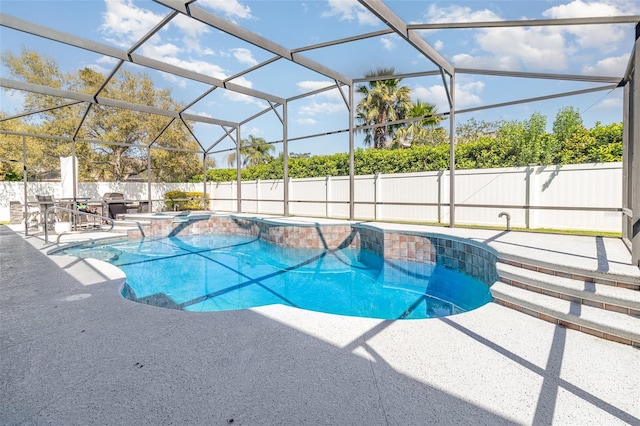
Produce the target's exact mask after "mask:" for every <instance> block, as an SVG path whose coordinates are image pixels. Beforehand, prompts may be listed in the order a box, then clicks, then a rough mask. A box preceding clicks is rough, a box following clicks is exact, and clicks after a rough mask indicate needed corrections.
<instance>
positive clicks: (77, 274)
mask: <svg viewBox="0 0 640 426" xmlns="http://www.w3.org/2000/svg"><path fill="white" fill-rule="evenodd" d="M438 230H439V231H440V232H442V231H443V230H442V229H441V228H438ZM452 231H453V230H452ZM454 232H460V233H463V234H466V235H467V236H470V237H473V238H478V239H484V240H489V241H487V242H488V243H490V244H503V245H504V246H506V247H512V248H513V247H519V246H521V250H522V251H531V252H532V253H535V252H541V251H546V253H547V254H548V255H550V256H555V258H556V259H558V258H560V259H561V260H566V261H572V262H584V264H585V265H586V264H588V265H590V266H592V267H595V268H605V265H606V268H608V269H609V270H614V269H615V270H616V271H618V272H621V273H622V272H624V273H629V274H633V273H634V270H633V269H631V268H628V266H629V265H628V263H627V265H625V264H624V252H623V251H618V249H619V246H618V245H617V244H616V240H611V241H609V240H607V241H602V242H601V243H597V241H596V240H595V239H593V238H591V239H588V240H580V239H574V238H572V237H569V238H568V239H561V238H559V239H557V240H556V238H557V237H555V236H553V237H552V239H551V240H547V243H546V246H545V248H542V247H537V246H536V245H537V244H538V245H543V244H544V236H537V237H536V238H532V237H531V234H526V235H524V236H518V235H513V234H512V235H511V237H510V238H509V240H505V239H504V238H505V235H504V234H502V235H501V233H499V232H496V231H486V233H485V231H483V232H480V233H475V232H473V233H465V232H464V230H455V231H454ZM498 240H499V241H498ZM534 240H535V241H534ZM538 240H539V241H540V243H538ZM496 241H497V242H496ZM598 244H603V245H604V247H605V251H606V256H604V257H603V256H602V249H601V248H600V249H599V248H598V247H597V245H598ZM620 244H621V243H620ZM574 245H575V248H574ZM45 251H46V250H45V249H43V248H42V242H41V241H40V240H38V239H37V238H34V237H27V238H24V236H23V235H21V234H19V233H16V232H14V231H12V230H11V229H9V228H8V227H6V226H0V424H3V425H17V424H29V425H31V424H65V425H67V424H70V425H75V424H77V425H87V424H153V425H158V424H194V425H226V424H234V425H282V424H291V425H303V424H304V425H306V424H330V425H336V424H348V425H351V424H353V425H409V424H411V425H413V424H415V425H424V424H486V425H497V424H536V425H537V424H558V425H586V424H594V425H610V424H640V373H639V371H640V370H639V369H638V366H639V365H640V350H638V349H634V348H632V347H630V346H624V345H621V344H617V343H613V342H610V341H605V340H602V339H599V338H596V337H593V336H589V335H585V334H582V333H579V332H576V331H574V330H568V329H565V328H562V327H558V326H554V325H553V324H550V323H547V322H544V321H540V320H538V319H535V318H533V317H530V316H527V315H524V314H521V313H518V312H516V311H513V310H510V309H508V308H504V307H502V306H499V305H497V304H494V303H490V304H488V305H486V306H484V307H482V308H480V309H478V310H475V311H473V312H468V313H465V314H462V315H458V316H453V317H449V318H443V319H429V320H412V321H380V320H372V319H363V318H350V317H342V316H338V315H327V314H322V313H316V312H308V311H303V310H298V309H294V308H288V307H283V306H278V305H276V306H268V307H263V308H258V309H252V310H245V311H235V312H220V313H193V312H182V311H175V310H169V309H162V308H157V307H153V306H146V305H140V304H136V303H134V302H131V301H128V300H125V299H123V298H122V297H120V294H119V290H120V288H121V286H122V283H123V280H124V277H123V276H122V274H121V273H120V272H119V270H117V269H116V268H113V267H111V266H110V265H106V264H103V263H101V262H94V261H86V260H78V259H73V258H69V257H57V256H51V257H48V256H46V255H45V254H44V252H45ZM565 256H566V257H565Z"/></svg>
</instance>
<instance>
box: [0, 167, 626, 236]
mask: <svg viewBox="0 0 640 426" xmlns="http://www.w3.org/2000/svg"><path fill="white" fill-rule="evenodd" d="M455 176H456V179H455V190H456V200H455V203H456V216H455V220H456V223H457V224H476V225H488V226H505V224H506V220H505V217H499V216H498V215H499V214H500V213H502V212H506V213H508V214H509V215H510V216H511V226H513V227H520V228H526V227H528V228H553V229H576V230H596V231H612V232H620V230H621V223H622V222H621V221H622V219H621V212H620V208H621V206H622V164H621V163H604V164H581V165H569V166H533V167H513V168H500V169H479V170H457V171H456V174H455ZM284 185H285V184H284V182H283V181H282V180H257V181H244V182H242V188H241V198H242V204H241V210H242V212H244V213H263V214H276V215H278V214H280V215H281V214H283V212H284V202H283V199H284ZM147 189H148V185H147V184H146V183H106V182H101V183H80V184H79V185H78V196H79V197H88V198H92V199H100V198H102V195H103V194H104V193H106V192H122V193H124V194H125V198H127V199H139V200H146V199H147V198H148V196H147ZM0 190H1V191H2V194H1V195H0V221H8V220H9V216H10V214H9V203H10V201H20V202H22V201H23V194H24V187H23V184H22V182H0ZM171 190H183V191H202V190H203V185H202V184H201V183H200V184H198V183H181V184H177V183H175V184H152V188H151V191H152V192H151V198H152V199H154V200H161V199H163V197H164V193H165V192H167V191H171ZM28 191H29V194H51V195H54V196H58V193H59V192H60V191H61V185H60V184H59V183H57V182H47V183H44V182H42V183H28ZM354 193H355V217H356V218H357V219H362V220H390V221H416V222H431V223H445V224H446V223H448V222H449V171H447V170H443V171H439V172H422V173H405V174H393V175H383V174H379V175H366V176H356V177H355V181H354ZM207 194H208V195H209V197H211V198H212V199H213V200H212V202H211V205H210V208H211V209H212V210H216V211H228V212H234V211H236V208H237V198H236V197H237V182H224V183H215V182H213V183H208V184H207ZM163 207H164V204H163V203H161V202H154V210H155V211H159V210H162V208H163ZM527 207H528V208H527ZM289 213H290V214H291V215H297V216H315V217H333V218H348V217H349V178H348V176H339V177H325V178H307V179H290V180H289Z"/></svg>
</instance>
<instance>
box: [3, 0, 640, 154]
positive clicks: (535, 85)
mask: <svg viewBox="0 0 640 426" xmlns="http://www.w3.org/2000/svg"><path fill="white" fill-rule="evenodd" d="M385 4H387V6H388V7H389V8H390V9H391V10H393V12H394V13H395V14H397V15H398V16H399V17H400V18H402V19H403V20H404V21H405V22H407V23H435V22H459V21H470V20H471V21H495V20H516V19H546V18H573V17H588V16H617V15H637V14H640V1H621V0H617V1H587V0H574V1H566V0H565V1H545V0H536V1H437V2H430V1H393V0H387V1H385ZM194 5H195V6H197V7H200V8H202V9H204V10H207V11H209V12H213V13H215V14H217V15H219V16H222V17H224V18H226V19H228V20H230V21H233V22H235V23H237V24H239V25H242V26H243V27H245V28H247V29H248V30H250V31H252V32H254V33H256V34H259V35H261V36H263V37H265V38H268V39H270V40H272V41H274V42H276V43H278V44H280V45H282V46H284V47H285V48H288V49H294V48H301V47H304V46H309V45H313V44H317V43H322V42H326V41H331V40H335V39H340V38H344V37H350V36H353V35H356V34H361V33H366V32H373V31H378V30H382V29H386V27H385V26H384V25H383V24H381V23H380V22H379V21H378V20H376V19H374V17H373V15H371V14H370V12H368V11H367V10H365V9H364V8H363V7H362V6H360V5H359V4H358V3H357V2H355V1H346V0H314V1H294V0H283V1H271V0H260V1H257V0H253V1H242V0H199V1H197V2H196V3H194ZM0 10H1V12H2V13H4V14H7V15H11V16H15V17H18V18H21V19H25V20H28V21H31V22H35V23H37V24H41V25H45V26H48V27H51V28H54V29H58V30H61V31H65V32H68V33H70V34H73V35H76V36H80V37H84V38H87V39H90V40H94V41H98V42H100V43H103V44H106V45H111V46H114V47H118V48H120V49H124V50H127V49H129V48H130V47H131V46H132V45H133V44H134V43H135V42H136V41H137V40H138V39H139V38H140V37H141V36H142V35H144V34H145V33H146V32H147V31H148V30H149V29H151V28H152V27H153V26H154V25H156V24H157V23H158V22H159V21H160V20H161V19H162V18H163V17H164V16H166V15H167V14H168V13H169V9H167V8H166V7H164V6H163V5H161V4H158V3H155V2H152V1H148V0H106V1H103V0H76V1H72V0H66V1H65V0H62V1H60V0H56V1H54V0H48V1H31V0H18V1H11V0H9V1H7V0H2V1H0ZM421 34H422V36H423V37H424V39H425V40H426V41H427V42H428V43H429V44H430V45H431V46H433V47H434V48H435V49H437V50H438V52H439V53H440V54H441V55H442V56H443V57H444V58H446V60H447V61H449V62H450V63H452V64H453V65H454V66H456V67H460V68H484V69H494V70H495V69H497V70H513V71H530V72H541V73H569V74H590V75H601V76H612V77H622V75H623V74H624V70H625V68H626V66H627V62H628V56H629V53H630V52H631V50H632V47H633V42H634V25H633V24H619V25H615V26H612V25H598V26H592V25H590V26H576V27H560V26H558V27H548V28H543V27H519V28H507V29H476V30H467V29H462V30H460V29H458V30H438V31H435V30H434V31H423V32H422V33H421ZM0 38H1V41H0V47H1V50H2V52H6V51H7V50H11V51H13V52H14V53H15V54H18V53H19V50H20V48H21V46H24V47H26V48H28V49H35V50H38V51H40V52H41V53H45V54H47V55H49V56H50V57H52V58H54V59H55V60H56V61H57V62H58V63H59V64H60V67H61V69H62V70H64V71H68V72H73V71H76V70H78V69H81V68H83V67H91V68H94V69H96V70H99V71H101V72H103V73H105V74H106V73H108V72H110V71H111V69H112V68H113V66H114V64H115V62H116V61H115V60H114V59H112V58H108V57H103V56H100V55H98V54H94V53H91V52H83V51H79V50H78V49H74V48H71V47H67V46H62V45H60V44H58V43H54V42H51V41H48V40H43V39H39V38H37V37H34V36H31V35H28V34H23V33H20V32H17V31H14V30H10V29H6V28H4V27H0ZM136 53H138V54H141V55H143V56H147V57H151V58H155V59H160V60H163V61H165V62H167V63H170V64H173V65H179V66H181V67H184V68H187V69H189V70H193V71H197V72H200V73H203V74H206V75H210V76H213V77H216V78H221V79H223V78H226V77H229V76H232V75H234V74H236V73H238V72H241V71H243V70H245V69H247V68H250V67H252V66H254V65H256V64H258V63H260V62H262V61H265V60H267V59H270V58H272V57H273V54H271V53H269V52H266V51H264V50H262V49H260V48H258V47H255V46H253V45H250V44H248V43H246V42H244V41H241V40H238V39H236V38H234V37H231V36H229V35H227V34H224V33H221V32H220V31H217V30H215V29H213V28H211V27H208V26H206V25H204V24H201V23H199V22H196V21H193V20H191V19H189V18H186V17H184V16H182V15H179V16H178V17H176V18H174V19H173V20H172V21H171V23H170V24H169V25H168V26H166V27H165V28H164V29H163V30H161V31H160V32H159V33H157V34H156V35H154V36H153V37H152V38H151V39H150V40H149V41H148V42H147V43H145V44H144V45H143V46H142V47H141V48H140V49H139V50H137V51H136ZM303 55H304V56H306V57H308V58H310V59H312V60H314V61H316V62H318V63H321V64H324V65H325V66H327V67H329V68H331V69H333V70H335V71H337V72H339V73H341V74H343V75H346V76H348V77H351V78H360V77H363V76H364V75H365V74H366V73H367V72H369V71H371V70H375V69H377V68H389V67H394V68H395V70H396V72H399V73H414V72H421V71H430V70H435V69H436V67H435V66H434V65H433V64H432V63H431V62H430V61H428V60H427V59H425V58H424V57H421V56H420V55H419V54H418V53H417V51H415V50H414V49H412V48H410V47H408V46H407V44H406V43H405V42H404V41H403V40H402V39H401V38H400V37H398V36H396V35H385V36H381V37H375V38H371V39H367V40H362V41H358V42H355V43H350V44H348V45H347V44H342V45H338V46H333V47H329V48H323V49H318V50H312V51H306V52H304V53H303ZM123 69H126V70H130V71H133V72H146V73H148V74H149V75H150V76H151V77H152V78H153V80H154V81H155V83H156V85H157V86H158V87H162V88H171V89H172V96H173V97H174V99H176V100H178V101H180V102H182V103H184V104H188V103H190V102H191V101H193V100H194V99H196V98H197V97H198V96H200V95H201V94H202V93H204V92H205V91H206V90H207V88H208V87H207V86H206V85H204V84H201V83H198V82H194V81H190V80H187V79H184V78H181V77H176V76H174V75H170V74H165V73H160V72H157V71H154V70H149V69H143V68H141V67H139V66H137V65H133V64H125V65H124V66H123ZM0 73H1V75H2V76H3V77H9V78H10V76H9V75H8V73H7V70H6V69H4V68H0ZM233 83H236V84H239V85H242V86H246V87H251V88H253V89H256V90H259V91H263V92H267V93H272V94H276V95H278V96H281V97H285V98H288V97H293V96H297V95H299V94H302V93H304V92H308V91H310V90H313V89H316V88H320V87H326V86H328V85H330V84H332V81H331V80H330V79H328V78H327V77H324V76H322V75H320V74H318V73H315V72H313V71H309V70H307V69H305V68H302V67H300V66H297V65H295V64H292V63H291V62H288V61H286V60H279V61H277V62H275V63H273V64H271V65H269V66H268V67H264V68H261V69H258V70H256V71H253V72H251V73H249V74H246V75H244V76H242V77H240V78H237V79H235V80H233ZM403 84H405V85H407V86H409V87H410V88H411V90H412V93H413V95H414V100H415V99H417V98H419V99H420V100H422V101H426V102H430V103H434V104H436V105H437V107H438V111H441V112H445V111H447V110H448V104H447V101H446V95H445V92H444V90H443V89H442V79H441V78H440V77H439V76H436V77H420V78H407V79H404V80H403ZM593 86H594V85H593V84H591V83H575V82H555V81H551V80H531V79H522V78H504V77H500V78H498V77H487V76H476V75H468V74H459V75H458V76H457V80H456V95H455V97H456V106H457V108H458V109H464V108H473V107H477V106H481V105H487V104H494V103H499V102H508V101H511V100H517V99H520V98H529V97H536V96H543V95H547V94H553V93H557V92H565V91H572V90H580V89H584V88H588V87H593ZM0 102H1V105H2V111H3V112H6V113H16V112H20V111H22V109H21V94H20V93H16V92H13V93H7V92H6V91H2V93H1V94H0ZM565 106H573V107H576V108H578V109H579V110H580V111H581V113H582V116H583V119H584V121H585V125H586V126H587V127H592V126H593V125H594V123H595V122H596V121H600V122H602V123H604V124H608V123H611V122H619V121H621V120H622V89H617V90H615V91H612V92H609V91H600V92H595V93H592V94H588V95H581V96H574V97H568V98H561V99H556V100H550V101H544V102H535V103H530V104H522V105H515V106H510V107H505V108H498V109H492V110H487V111H482V112H477V113H469V114H459V115H458V116H457V117H456V122H464V121H466V120H468V119H470V118H474V119H476V120H485V121H493V120H503V119H504V120H512V119H518V120H522V119H527V118H528V117H529V116H530V115H531V114H532V113H534V112H540V113H542V114H544V115H546V116H547V121H548V125H549V126H550V125H551V123H552V122H553V119H554V118H555V115H556V113H557V111H558V110H559V109H560V108H562V107H565ZM267 107H268V104H267V103H266V102H265V101H263V100H259V99H255V98H250V97H247V96H243V95H240V94H237V93H234V92H231V91H227V90H215V91H213V92H212V93H211V94H210V95H208V96H207V97H205V98H204V99H202V100H201V101H200V102H198V103H197V104H195V105H194V106H193V107H192V108H191V109H190V110H189V112H191V113H194V114H199V115H203V116H208V117H214V118H220V119H223V120H229V121H236V122H237V121H241V120H244V119H245V118H248V117H250V116H252V115H254V114H256V113H258V112H259V111H261V110H263V109H265V108H267ZM288 114H289V130H288V135H289V138H296V137H300V136H304V135H309V134H324V133H327V132H333V131H336V130H342V129H346V128H347V127H348V113H347V109H346V107H345V105H344V102H343V100H342V97H341V96H340V94H339V93H338V92H337V90H332V91H328V92H324V93H322V94H319V95H315V96H312V97H308V98H304V99H302V100H298V101H293V102H291V103H290V104H289V111H288ZM444 125H445V126H446V127H447V128H448V123H446V122H445V124H444ZM241 131H242V136H243V137H246V136H247V135H249V134H253V135H255V136H258V137H263V138H264V139H266V140H267V141H274V140H279V139H281V138H282V130H281V125H280V121H279V119H278V117H277V116H276V115H275V114H274V113H268V114H265V115H263V116H262V117H260V118H259V119H256V120H254V121H251V122H249V123H247V124H246V125H245V126H243V127H242V130H241ZM195 133H196V135H197V136H198V138H199V139H200V140H201V141H202V142H203V145H205V146H209V145H210V144H211V143H213V142H215V141H216V140H217V139H218V138H219V137H220V135H222V134H223V133H222V130H221V129H220V128H218V127H217V126H213V125H206V124H196V125H195ZM347 142H348V140H347V136H346V134H336V135H329V136H324V137H317V138H313V139H308V140H303V141H293V142H291V143H290V147H289V151H290V152H311V153H312V154H324V153H332V152H344V151H347V150H348V145H347ZM232 146H233V143H232V142H231V141H230V140H226V141H224V142H222V143H220V144H219V145H218V146H216V148H215V149H214V150H224V149H228V148H231V147H232ZM356 146H361V141H360V137H358V138H357V141H356ZM276 148H277V150H278V151H280V150H281V146H280V145H277V146H276ZM225 156H226V153H220V154H217V156H216V159H217V160H218V162H219V163H220V165H222V163H223V162H224V157H225Z"/></svg>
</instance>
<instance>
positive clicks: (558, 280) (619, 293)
mask: <svg viewBox="0 0 640 426" xmlns="http://www.w3.org/2000/svg"><path fill="white" fill-rule="evenodd" d="M496 269H497V270H498V275H499V276H500V279H501V280H502V282H505V283H507V284H510V285H513V286H516V287H520V288H525V289H527V290H531V291H534V292H538V293H543V294H546V295H547V296H553V297H556V298H560V299H565V300H569V301H574V302H578V303H581V304H584V305H589V306H592V307H597V308H601V309H606V310H611V311H616V312H620V313H625V314H629V315H634V316H637V317H640V291H637V290H631V289H629V288H624V287H618V286H612V285H608V284H601V283H597V282H593V281H585V280H584V279H574V278H568V277H563V276H559V275H553V274H549V273H546V272H539V271H534V270H531V269H524V268H520V267H517V266H513V265H510V264H506V263H502V262H498V264H497V265H496Z"/></svg>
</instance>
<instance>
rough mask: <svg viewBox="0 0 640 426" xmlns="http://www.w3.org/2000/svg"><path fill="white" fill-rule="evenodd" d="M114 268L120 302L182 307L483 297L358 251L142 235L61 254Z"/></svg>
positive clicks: (430, 305) (448, 272) (348, 307)
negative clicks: (120, 283) (119, 273)
mask: <svg viewBox="0 0 640 426" xmlns="http://www.w3.org/2000/svg"><path fill="white" fill-rule="evenodd" d="M63 253H64V254H69V255H73V256H78V257H93V258H98V259H101V260H104V261H107V262H109V263H112V264H114V265H116V266H118V267H119V268H121V269H122V270H123V271H124V272H125V274H126V276H127V279H126V284H125V286H124V288H123V290H122V294H123V296H124V297H126V298H128V299H131V300H134V301H138V302H141V303H147V304H151V305H157V306H162V307H168V308H174V309H182V310H187V311H225V310H235V309H247V308H251V307H257V306H264V305H270V304H283V305H288V306H293V307H297V308H302V309H307V310H312V311H320V312H327V313H333V314H340V315H348V316H360V317H369V318H381V319H423V318H434V317H442V316H447V315H454V314H458V313H462V312H466V311H469V310H472V309H475V308H478V307H480V306H482V305H484V304H486V303H488V302H489V301H491V300H492V298H491V294H490V292H489V287H488V286H487V285H486V284H485V283H483V282H482V281H480V280H478V279H476V278H474V277H471V276H470V275H467V274H464V273H462V272H459V271H456V270H454V269H450V268H445V267H443V266H439V265H437V264H434V263H430V262H414V261H407V260H400V259H384V258H383V257H382V256H380V255H379V254H376V253H375V252H373V251H370V250H366V249H354V248H350V247H345V248H334V249H328V248H327V249H318V248H291V247H282V246H277V245H274V244H271V243H269V242H266V241H263V240H262V239H260V238H257V237H255V236H250V235H224V234H222V235H221V234H214V235H185V236H168V237H160V238H142V239H139V240H128V241H126V242H120V243H112V244H105V245H95V244H94V245H90V246H77V247H72V248H68V249H66V250H64V251H63Z"/></svg>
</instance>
